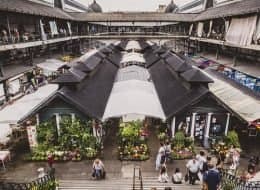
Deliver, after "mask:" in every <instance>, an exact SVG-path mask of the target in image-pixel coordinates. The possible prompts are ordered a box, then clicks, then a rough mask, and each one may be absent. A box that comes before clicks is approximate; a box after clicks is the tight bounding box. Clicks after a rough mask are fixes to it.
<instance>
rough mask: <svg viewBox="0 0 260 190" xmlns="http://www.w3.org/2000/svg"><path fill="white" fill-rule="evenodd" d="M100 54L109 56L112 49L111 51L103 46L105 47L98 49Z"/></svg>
mask: <svg viewBox="0 0 260 190" xmlns="http://www.w3.org/2000/svg"><path fill="white" fill-rule="evenodd" d="M100 52H101V53H103V54H105V55H108V54H110V53H112V52H113V49H111V48H110V47H108V46H105V47H102V48H101V49H100Z"/></svg>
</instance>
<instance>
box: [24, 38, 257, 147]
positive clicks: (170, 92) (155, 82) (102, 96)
mask: <svg viewBox="0 0 260 190" xmlns="http://www.w3.org/2000/svg"><path fill="white" fill-rule="evenodd" d="M130 42H131V41H130ZM128 43H129V41H121V42H117V43H114V44H110V45H108V46H106V47H103V48H101V49H99V50H98V51H93V52H92V53H89V54H88V56H86V55H85V56H83V57H82V58H81V59H80V61H78V62H77V63H76V64H75V65H74V67H72V68H71V69H69V70H68V72H66V73H64V74H63V75H61V76H60V77H58V78H57V79H56V80H55V81H54V83H57V84H58V85H59V89H58V90H57V91H56V92H55V93H54V94H52V95H51V96H49V97H48V98H47V99H46V100H45V101H43V102H41V103H40V104H39V105H37V106H36V107H34V109H33V110H31V111H30V112H28V113H27V114H26V116H24V117H23V118H22V119H21V120H20V122H24V121H27V120H35V118H37V119H36V120H35V121H37V122H38V123H41V122H44V121H48V120H49V119H51V118H56V119H55V121H56V125H57V128H58V129H59V127H60V123H59V122H60V121H61V118H63V117H64V116H68V115H70V116H71V117H77V118H81V119H86V118H88V119H89V118H91V119H95V120H99V121H100V122H102V121H106V120H109V119H113V118H122V119H123V120H124V121H130V120H136V119H144V118H154V119H155V120H161V121H162V122H167V123H168V127H169V129H170V131H171V134H172V136H174V135H175V133H176V132H177V131H179V130H182V131H185V133H186V135H188V136H191V137H192V138H195V139H197V140H199V141H201V142H202V143H203V144H204V146H206V147H208V146H209V140H210V139H211V138H213V137H216V136H223V135H225V134H227V132H228V130H229V129H230V128H232V127H233V126H234V125H236V124H243V122H242V121H239V120H238V119H240V118H239V117H238V116H237V115H236V114H234V110H233V109H232V108H230V107H228V105H227V104H225V103H223V102H221V101H220V99H221V98H222V97H220V96H219V97H217V96H215V94H214V93H215V91H214V90H211V89H210V88H209V87H208V84H214V83H213V82H215V79H214V78H212V77H210V76H208V75H207V74H205V73H203V72H202V71H200V70H199V69H197V68H195V67H194V66H192V65H191V64H190V60H189V59H186V58H183V57H182V56H180V55H178V54H176V53H175V52H172V51H171V50H169V49H167V48H165V47H160V46H158V45H156V44H151V43H150V42H149V43H147V42H145V41H137V42H134V43H138V44H139V45H138V46H136V45H135V46H133V48H132V51H130V50H128V51H126V49H125V48H126V47H127V44H128ZM131 43H133V42H131ZM133 53H134V54H138V56H130V58H129V59H128V60H127V62H134V63H135V64H130V65H126V64H125V62H124V61H122V60H123V58H124V57H127V56H129V55H131V54H133ZM140 56H142V57H143V58H144V60H145V63H143V61H142V60H140V59H139V57H140ZM256 115H257V114H256ZM256 117H257V116H256ZM35 124H37V123H35ZM244 125H245V126H246V125H247V124H244Z"/></svg>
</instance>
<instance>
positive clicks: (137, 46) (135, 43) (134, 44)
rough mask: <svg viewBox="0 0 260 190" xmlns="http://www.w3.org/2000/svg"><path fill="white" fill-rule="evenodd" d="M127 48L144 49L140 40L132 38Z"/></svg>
mask: <svg viewBox="0 0 260 190" xmlns="http://www.w3.org/2000/svg"><path fill="white" fill-rule="evenodd" d="M125 50H126V51H129V50H142V47H141V46H140V44H139V42H138V41H135V40H131V41H129V42H128V43H127V44H126V47H125Z"/></svg>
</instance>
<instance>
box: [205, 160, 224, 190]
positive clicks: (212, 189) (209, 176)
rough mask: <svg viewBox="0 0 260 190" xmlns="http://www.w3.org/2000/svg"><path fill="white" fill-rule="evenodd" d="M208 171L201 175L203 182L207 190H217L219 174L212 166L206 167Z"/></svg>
mask: <svg viewBox="0 0 260 190" xmlns="http://www.w3.org/2000/svg"><path fill="white" fill-rule="evenodd" d="M208 167H209V170H208V171H206V172H205V173H204V175H203V182H204V183H205V184H206V186H207V189H208V190H217V189H218V187H219V184H220V173H219V171H218V170H217V169H215V168H214V166H213V164H209V165H208Z"/></svg>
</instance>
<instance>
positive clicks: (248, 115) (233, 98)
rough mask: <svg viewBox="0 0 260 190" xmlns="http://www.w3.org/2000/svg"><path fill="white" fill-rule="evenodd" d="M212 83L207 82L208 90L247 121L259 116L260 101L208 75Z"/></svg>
mask: <svg viewBox="0 0 260 190" xmlns="http://www.w3.org/2000/svg"><path fill="white" fill-rule="evenodd" d="M210 77H211V78H212V79H213V80H214V83H211V84H209V89H210V91H211V92H212V93H213V94H214V95H215V96H217V97H218V98H219V99H220V100H221V101H222V102H223V103H225V104H226V105H227V106H228V107H230V109H232V110H233V111H234V112H235V113H237V114H238V115H239V116H240V117H241V118H243V119H244V120H245V121H247V122H252V121H255V120H257V119H259V118H260V101H259V100H256V99H255V98H253V97H251V96H249V95H247V94H245V93H244V92H243V91H241V90H239V89H237V88H235V87H233V86H232V85H230V84H228V83H227V82H224V81H222V80H220V79H217V78H215V77H212V76H210Z"/></svg>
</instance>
